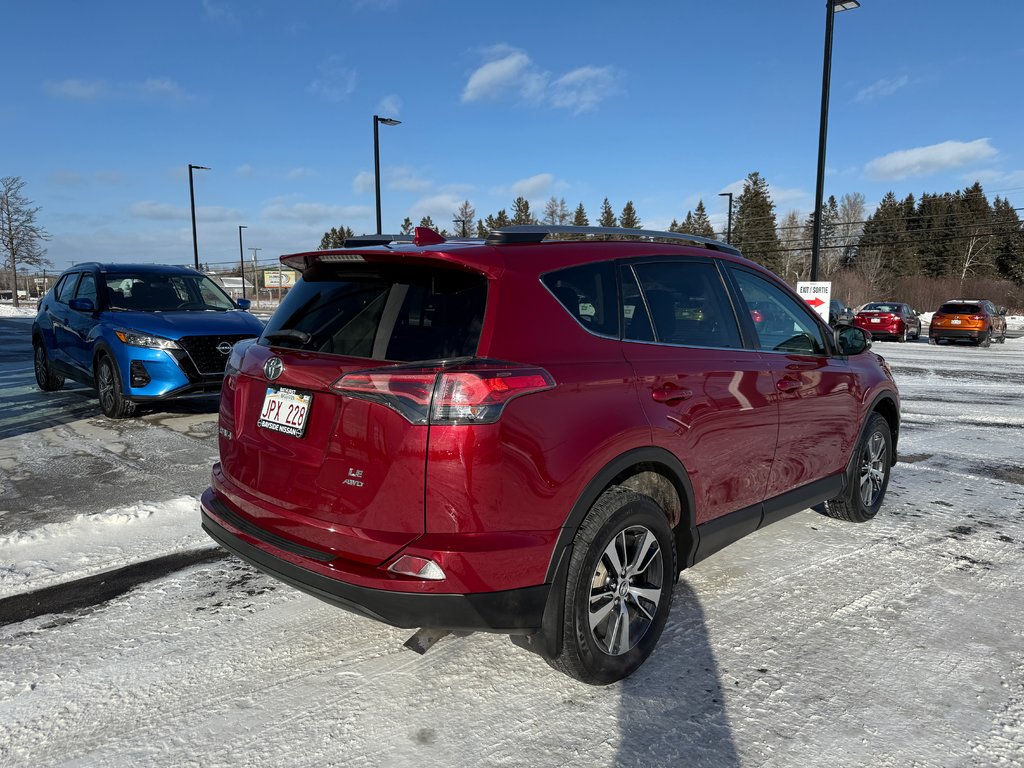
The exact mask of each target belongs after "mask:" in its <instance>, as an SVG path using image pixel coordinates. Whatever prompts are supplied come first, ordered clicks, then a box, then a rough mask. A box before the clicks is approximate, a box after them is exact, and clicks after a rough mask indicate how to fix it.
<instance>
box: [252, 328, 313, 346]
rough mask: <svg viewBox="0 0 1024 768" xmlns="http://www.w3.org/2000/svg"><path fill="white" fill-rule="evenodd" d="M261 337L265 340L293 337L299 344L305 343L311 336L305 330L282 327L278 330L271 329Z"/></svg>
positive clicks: (280, 339) (281, 339)
mask: <svg viewBox="0 0 1024 768" xmlns="http://www.w3.org/2000/svg"><path fill="white" fill-rule="evenodd" d="M263 338H264V339H266V340H267V341H284V340H286V339H289V340H290V339H294V340H295V341H297V342H299V344H305V343H306V342H307V341H309V340H310V339H311V338H313V337H312V336H310V335H309V334H308V333H306V332H305V331H300V330H298V329H296V328H284V329H282V330H280V331H271V332H270V333H264V334H263Z"/></svg>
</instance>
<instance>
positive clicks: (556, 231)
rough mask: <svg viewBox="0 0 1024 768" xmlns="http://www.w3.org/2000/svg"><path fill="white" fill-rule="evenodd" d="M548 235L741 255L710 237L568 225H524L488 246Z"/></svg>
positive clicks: (500, 233)
mask: <svg viewBox="0 0 1024 768" xmlns="http://www.w3.org/2000/svg"><path fill="white" fill-rule="evenodd" d="M548 235H591V236H593V235H617V236H619V237H635V238H643V239H646V240H679V241H681V242H684V243H691V244H693V245H701V246H703V247H705V248H710V249H711V250H713V251H723V252H725V253H732V254H735V255H737V256H739V255H740V252H739V249H737V248H735V247H733V246H731V245H729V244H727V243H723V242H722V241H721V240H714V239H712V238H710V237H700V236H699V235H690V234H687V233H685V232H662V231H660V230H656V229H631V228H629V227H577V226H573V225H567V224H521V225H517V226H513V227H502V228H501V229H495V230H493V231H492V232H491V234H490V235H488V236H487V244H488V245H511V244H513V243H539V242H541V241H542V240H543V239H544V238H545V237H547V236H548Z"/></svg>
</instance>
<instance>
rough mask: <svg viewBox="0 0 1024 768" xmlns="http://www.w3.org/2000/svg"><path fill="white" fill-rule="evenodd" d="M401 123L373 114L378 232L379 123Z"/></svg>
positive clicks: (374, 175) (374, 177)
mask: <svg viewBox="0 0 1024 768" xmlns="http://www.w3.org/2000/svg"><path fill="white" fill-rule="evenodd" d="M379 123H384V125H401V123H402V121H401V120H394V119H392V118H390V117H378V116H377V115H374V116H373V187H374V189H375V190H376V191H377V234H378V235H379V234H380V233H381V232H380V138H379V136H378V130H377V125H378V124H379Z"/></svg>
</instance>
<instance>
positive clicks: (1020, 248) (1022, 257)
mask: <svg viewBox="0 0 1024 768" xmlns="http://www.w3.org/2000/svg"><path fill="white" fill-rule="evenodd" d="M992 238H993V243H992V260H993V262H994V263H995V267H996V270H997V271H998V273H999V276H1000V277H1002V278H1004V279H1006V280H1013V281H1014V282H1016V283H1018V284H1020V283H1024V228H1022V225H1021V220H1020V217H1019V216H1018V215H1017V212H1016V211H1015V210H1014V209H1013V204H1012V203H1010V201H1009V200H1006V199H1004V198H1001V197H999V196H998V195H996V199H995V201H994V202H993V204H992Z"/></svg>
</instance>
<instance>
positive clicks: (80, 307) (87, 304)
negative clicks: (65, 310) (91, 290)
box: [68, 299, 96, 314]
mask: <svg viewBox="0 0 1024 768" xmlns="http://www.w3.org/2000/svg"><path fill="white" fill-rule="evenodd" d="M68 306H69V307H71V308H72V309H73V310H75V312H87V313H89V314H92V313H93V312H95V311H96V305H95V304H93V303H92V299H71V301H69V302H68Z"/></svg>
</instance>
